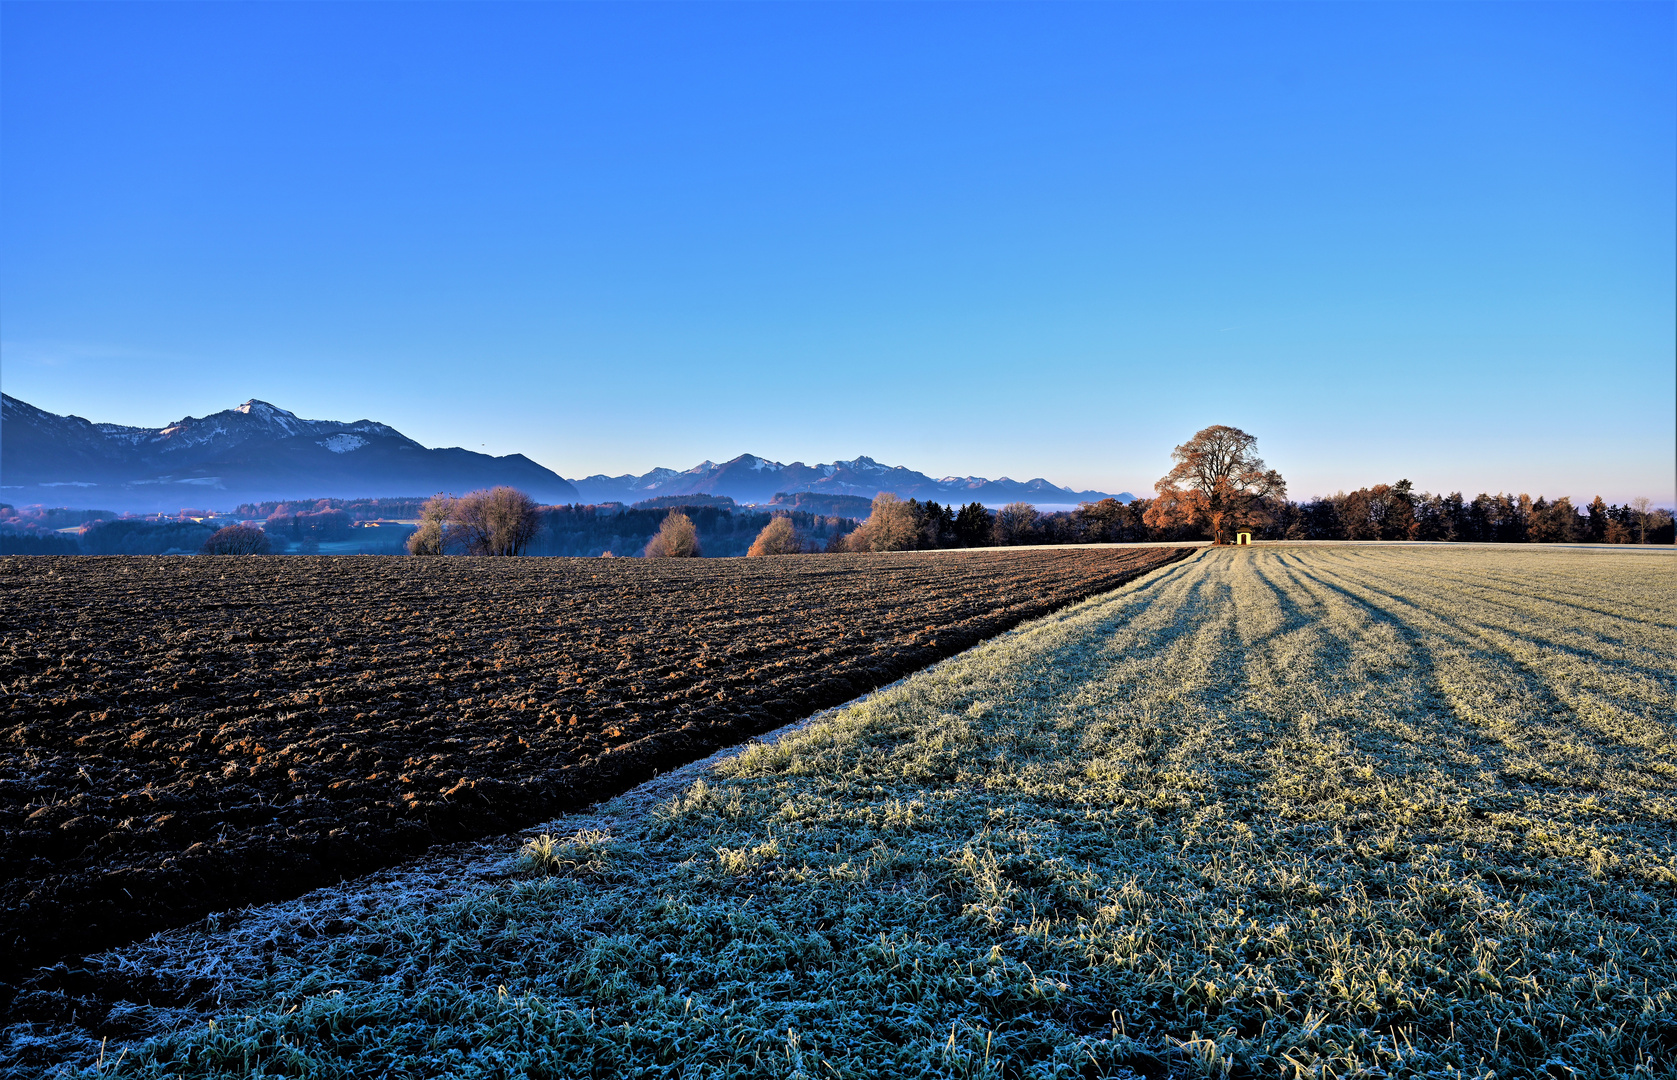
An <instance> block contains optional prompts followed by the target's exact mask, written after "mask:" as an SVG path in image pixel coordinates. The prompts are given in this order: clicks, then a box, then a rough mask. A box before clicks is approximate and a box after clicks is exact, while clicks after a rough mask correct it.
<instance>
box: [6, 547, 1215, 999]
mask: <svg viewBox="0 0 1677 1080" xmlns="http://www.w3.org/2000/svg"><path fill="white" fill-rule="evenodd" d="M1186 551H1187V549H1170V548H1141V549H1082V550H1030V549H1014V550H1002V551H972V552H943V553H937V552H930V553H903V554H893V555H824V556H807V557H793V558H781V559H752V560H744V559H733V560H660V561H652V562H648V561H641V560H600V559H539V560H538V559H500V560H497V559H409V558H371V557H367V558H337V559H334V558H219V559H218V558H207V557H206V558H146V557H138V558H129V557H107V558H42V557H36V558H7V559H0V689H3V690H4V698H3V699H0V709H3V710H4V711H3V713H0V973H4V972H7V971H11V972H15V971H17V970H18V969H19V968H20V967H22V966H24V965H26V964H31V963H39V962H46V961H50V960H52V959H54V958H57V957H60V956H64V955H68V954H71V953H76V952H85V951H88V950H91V949H95V948H99V947H103V946H107V945H111V944H115V943H117V942H121V941H124V940H129V939H132V938H135V937H137V936H140V935H142V934H144V933H148V932H151V931H154V930H157V929H160V928H162V927H166V926H170V925H178V924H181V923H183V922H186V921H190V920H191V919H192V918H194V917H197V916H199V915H202V914H204V913H207V912H209V911H213V910H218V909H221V908H225V907H229V906H233V905H237V904H241V903H247V902H253V901H259V900H267V899H276V898H279V897H283V896H287V895H295V894H297V893H300V892H302V891H304V890H306V889H308V888H310V887H313V886H315V885H318V884H321V883H325V882H328V881H333V880H336V879H338V878H340V877H342V876H345V875H349V874H353V873H358V872H362V871H365V870H368V869H371V868H373V867H376V866H379V865H384V864H388V863H390V862H392V861H394V860H397V859H399V858H402V857H404V856H407V855H411V854H413V853H416V852H418V851H421V850H423V849H424V848H425V847H426V846H428V845H430V844H432V843H435V842H437V841H440V840H450V839H464V838H468V837H472V836H479V835H485V834H488V833H490V832H494V831H497V830H505V829H511V828H516V827H519V826H521V825H523V824H527V823H530V822H532V821H535V820H539V819H540V818H541V817H542V816H544V815H548V814H551V813H555V812H559V811H562V810H567V809H571V808H574V807H577V806H579V805H582V804H585V803H588V802H591V801H593V800H596V799H598V798H602V797H604V796H607V795H610V794H613V793H615V792H617V791H620V790H622V789H624V788H625V787H627V786H629V785H631V784H633V783H635V782H638V781H639V780H641V779H644V778H645V777H647V776H649V775H651V774H653V773H654V772H656V771H659V770H661V769H665V768H668V767H670V766H672V765H675V764H677V763H680V762H683V761H686V760H691V759H693V758H695V757H698V756H702V755H703V754H705V753H708V752H709V751H711V750H713V749H715V748H717V747H720V746H723V745H727V744H729V743H732V742H737V741H739V740H740V739H741V738H744V737H747V736H750V735H752V734H755V733H758V732H761V731H765V730H767V729H769V728H772V727H774V726H776V725H778V724H781V723H784V722H786V721H788V720H792V719H795V718H797V717H799V716H802V715H806V714H808V713H810V712H812V711H814V710H817V709H820V708H823V707H826V706H830V705H834V704H838V703H840V702H843V701H845V700H848V699H849V698H851V697H853V696H855V695H856V694H858V693H862V692H865V691H867V690H869V689H872V688H874V687H877V686H880V685H883V684H885V683H888V682H890V681H892V680H894V679H896V678H898V677H900V676H902V675H904V674H906V673H908V672H910V671H913V670H915V669H917V668H920V667H923V666H925V665H926V664H928V663H931V662H933V661H935V660H938V659H941V658H943V657H947V656H950V655H952V654H954V653H956V652H958V651H960V650H962V649H964V648H966V647H968V646H970V645H972V644H974V643H975V642H977V641H979V640H981V639H983V638H986V637H989V636H991V635H994V634H996V633H998V632H1000V631H1002V630H1005V629H1007V628H1009V627H1011V626H1013V625H1015V624H1017V623H1019V622H1020V621H1022V620H1025V619H1029V618H1033V617H1036V616H1039V615H1042V614H1044V613H1046V612H1049V611H1051V610H1053V609H1055V608H1058V607H1061V606H1063V605H1065V604H1068V603H1071V602H1074V601H1077V600H1081V599H1083V598H1086V597H1089V596H1092V595H1095V594H1097V593H1100V592H1103V591H1106V590H1109V589H1112V588H1115V587H1116V586H1118V585H1120V584H1122V583H1123V582H1125V581H1128V580H1130V579H1132V578H1134V577H1136V576H1137V575H1139V574H1142V573H1144V572H1146V571H1148V570H1150V569H1153V568H1155V567H1157V566H1160V565H1162V564H1164V563H1167V562H1170V561H1173V560H1175V559H1177V558H1180V557H1182V556H1183V555H1184V554H1186Z"/></svg>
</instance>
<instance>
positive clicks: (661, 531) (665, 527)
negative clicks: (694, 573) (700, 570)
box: [646, 510, 701, 559]
mask: <svg viewBox="0 0 1677 1080" xmlns="http://www.w3.org/2000/svg"><path fill="white" fill-rule="evenodd" d="M700 554H701V552H700V550H699V533H698V530H696V529H694V528H693V519H692V518H690V517H688V516H687V515H686V514H684V513H682V512H681V511H680V510H671V511H670V513H669V516H668V517H666V518H664V523H663V524H662V525H660V526H659V527H658V532H657V535H655V536H653V538H652V539H651V540H649V541H647V544H646V557H647V558H649V559H696V558H698V557H699V555H700Z"/></svg>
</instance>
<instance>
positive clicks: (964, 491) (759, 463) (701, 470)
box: [571, 454, 1134, 505]
mask: <svg viewBox="0 0 1677 1080" xmlns="http://www.w3.org/2000/svg"><path fill="white" fill-rule="evenodd" d="M571 482H572V483H573V484H575V485H576V489H577V491H578V492H580V493H581V495H582V498H583V500H584V501H585V502H625V503H632V502H639V501H642V500H645V499H649V498H655V497H660V496H669V495H726V496H728V497H729V498H731V499H733V500H734V501H735V502H739V503H767V502H770V501H771V500H773V499H774V497H775V495H777V494H781V493H785V494H794V493H797V492H805V491H807V492H814V493H817V494H827V495H850V496H857V497H861V498H865V499H871V498H873V497H874V496H875V495H877V494H879V493H880V492H882V491H889V492H892V493H894V494H896V495H897V496H898V497H900V498H904V499H920V500H922V501H924V500H928V499H930V500H934V501H936V502H942V503H950V502H954V503H968V502H981V503H987V504H990V505H1000V504H1002V503H1009V502H1029V503H1036V504H1050V505H1052V504H1061V505H1070V504H1074V503H1080V502H1098V501H1099V500H1101V499H1108V498H1116V499H1118V500H1119V501H1121V502H1128V501H1129V500H1130V499H1132V498H1134V496H1133V495H1131V494H1130V493H1129V492H1120V493H1118V494H1115V495H1113V494H1108V493H1107V492H1104V491H1073V490H1071V489H1070V488H1063V487H1060V486H1058V485H1056V484H1051V483H1049V482H1048V481H1047V480H1044V479H1042V478H1041V477H1038V478H1036V479H1034V480H1023V481H1021V480H1012V479H1009V478H1008V477H1005V476H1004V477H1001V478H1000V479H998V480H988V479H986V478H984V477H982V476H945V477H943V478H942V479H940V480H934V479H933V478H932V477H930V476H927V475H926V474H925V473H921V472H915V471H914V470H913V469H909V468H906V467H904V466H902V465H881V464H880V463H879V462H877V461H875V460H874V459H873V458H870V457H858V458H854V459H852V460H850V461H835V462H832V463H831V464H827V465H805V464H804V463H803V462H801V461H794V462H793V463H792V464H790V465H784V464H782V463H780V462H778V461H770V460H769V459H767V458H760V457H757V456H756V455H754V454H741V455H740V456H739V457H737V458H734V459H733V460H731V461H724V462H721V463H717V462H714V461H704V462H701V463H699V464H698V465H695V466H693V467H692V468H691V469H687V470H686V471H684V472H677V471H676V470H674V469H653V470H652V471H651V472H648V473H643V474H642V475H640V476H628V475H625V476H605V475H603V474H597V475H594V476H585V477H583V478H582V479H580V480H573V481H571Z"/></svg>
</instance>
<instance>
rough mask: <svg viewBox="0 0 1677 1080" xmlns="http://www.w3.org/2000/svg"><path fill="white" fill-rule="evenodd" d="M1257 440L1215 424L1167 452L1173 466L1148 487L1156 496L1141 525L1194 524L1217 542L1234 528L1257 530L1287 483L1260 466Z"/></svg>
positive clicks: (1281, 494)
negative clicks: (1269, 504)
mask: <svg viewBox="0 0 1677 1080" xmlns="http://www.w3.org/2000/svg"><path fill="white" fill-rule="evenodd" d="M1257 442H1258V440H1257V439H1256V438H1255V437H1254V436H1252V435H1248V434H1247V433H1246V432H1244V431H1242V430H1240V429H1239V428H1235V427H1228V426H1226V425H1224V424H1215V425H1213V426H1211V427H1208V428H1205V429H1204V430H1202V431H1200V432H1199V433H1198V434H1196V435H1195V436H1194V437H1193V438H1192V439H1189V440H1188V441H1187V442H1185V443H1183V444H1182V445H1181V446H1178V447H1177V448H1176V449H1175V450H1174V451H1173V452H1172V453H1171V457H1172V458H1173V459H1175V461H1176V465H1175V467H1174V468H1172V469H1171V470H1170V472H1169V473H1167V474H1166V475H1165V476H1163V477H1162V478H1160V480H1159V482H1158V483H1156V484H1154V485H1153V489H1154V490H1155V491H1157V492H1158V494H1159V497H1158V498H1157V499H1155V500H1153V505H1152V506H1150V507H1148V508H1147V518H1146V520H1147V524H1148V525H1150V526H1153V527H1154V528H1169V527H1171V526H1175V525H1187V524H1192V525H1197V526H1200V527H1201V528H1204V529H1206V530H1208V531H1209V532H1210V533H1211V539H1212V541H1213V542H1215V543H1218V544H1226V543H1228V542H1229V540H1230V539H1231V537H1232V536H1233V534H1234V532H1235V531H1236V530H1237V529H1242V528H1245V529H1255V528H1258V527H1261V526H1262V525H1263V524H1264V523H1265V522H1266V521H1267V520H1268V515H1267V514H1266V513H1265V504H1266V503H1268V502H1269V501H1270V500H1272V499H1282V498H1285V497H1286V495H1287V483H1286V481H1284V480H1282V479H1281V474H1280V473H1278V472H1276V471H1275V470H1274V469H1271V468H1268V467H1267V466H1265V465H1264V461H1263V459H1262V458H1260V457H1259V456H1258V454H1257Z"/></svg>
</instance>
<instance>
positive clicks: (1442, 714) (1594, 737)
mask: <svg viewBox="0 0 1677 1080" xmlns="http://www.w3.org/2000/svg"><path fill="white" fill-rule="evenodd" d="M1336 576H1337V575H1336ZM1312 577H1313V580H1315V581H1316V582H1318V583H1319V584H1320V585H1321V587H1322V588H1325V589H1331V590H1333V591H1334V592H1336V593H1338V594H1339V595H1340V596H1343V597H1344V598H1345V599H1346V600H1347V601H1349V602H1350V603H1353V604H1355V605H1357V606H1359V607H1361V608H1362V609H1363V610H1365V611H1367V612H1368V613H1369V614H1370V616H1371V617H1372V618H1374V619H1377V620H1379V621H1381V622H1385V623H1387V624H1389V625H1391V626H1392V627H1393V629H1394V630H1396V631H1397V633H1398V634H1399V635H1401V636H1402V637H1403V639H1404V641H1405V643H1406V644H1407V645H1408V646H1409V647H1410V648H1411V649H1413V650H1414V651H1415V654H1416V655H1417V657H1420V658H1422V659H1424V661H1425V663H1424V670H1425V671H1426V672H1427V673H1428V682H1429V684H1430V686H1431V693H1430V695H1429V699H1428V701H1427V707H1428V710H1429V711H1430V712H1432V713H1433V714H1434V715H1436V716H1438V717H1439V718H1440V719H1442V720H1452V721H1454V720H1459V719H1460V718H1459V717H1458V714H1457V712H1456V710H1455V709H1454V708H1453V707H1452V706H1451V705H1450V704H1449V700H1450V697H1451V695H1450V693H1449V690H1448V689H1447V688H1446V687H1445V685H1444V682H1443V678H1442V676H1441V675H1440V674H1439V669H1438V663H1437V658H1436V654H1435V653H1434V651H1433V649H1432V648H1431V646H1429V645H1428V644H1427V637H1428V635H1429V633H1430V631H1428V630H1426V629H1424V628H1422V627H1420V626H1419V625H1417V624H1415V623H1413V622H1411V621H1409V620H1406V619H1404V618H1403V617H1402V616H1400V615H1399V614H1397V612H1396V611H1394V610H1392V609H1390V608H1386V607H1382V606H1379V605H1377V604H1375V603H1374V602H1372V601H1370V600H1369V599H1368V598H1367V597H1364V596H1359V595H1358V594H1357V593H1356V592H1354V591H1352V590H1351V589H1350V588H1348V587H1347V586H1345V585H1341V584H1337V583H1335V582H1334V581H1329V580H1327V579H1326V578H1325V577H1322V576H1320V575H1313V576H1312ZM1356 584H1357V587H1358V588H1362V589H1367V590H1368V591H1369V592H1371V593H1373V594H1375V595H1376V596H1379V597H1380V598H1382V600H1384V601H1386V602H1387V603H1390V604H1391V605H1392V606H1393V607H1394V608H1397V607H1402V608H1410V609H1414V610H1420V609H1419V608H1418V607H1417V605H1415V604H1413V603H1412V602H1411V601H1408V600H1405V599H1404V598H1402V597H1400V596H1397V595H1395V594H1393V593H1390V592H1387V591H1385V590H1381V589H1378V588H1376V587H1374V586H1371V585H1368V584H1367V583H1364V582H1357V583H1356ZM1428 614H1430V615H1431V616H1432V617H1433V618H1435V619H1438V620H1439V621H1441V622H1445V623H1451V622H1452V620H1450V619H1448V618H1445V617H1444V616H1441V615H1438V614H1436V613H1428ZM1452 630H1453V631H1454V632H1455V633H1456V634H1457V635H1458V636H1460V637H1462V638H1463V639H1466V638H1470V637H1478V635H1476V634H1474V633H1473V632H1472V631H1471V630H1468V629H1464V628H1462V627H1460V626H1455V625H1452ZM1462 648H1463V651H1464V652H1466V653H1467V654H1468V655H1469V656H1470V657H1473V658H1475V659H1478V660H1480V661H1481V662H1484V663H1487V664H1491V665H1494V666H1495V667H1497V668H1498V669H1499V670H1500V671H1502V672H1503V673H1504V674H1505V675H1506V677H1508V678H1509V679H1510V681H1512V682H1514V683H1516V684H1517V685H1518V686H1519V688H1520V689H1522V690H1523V691H1524V692H1525V694H1526V695H1528V700H1530V701H1531V702H1532V703H1533V704H1534V706H1535V708H1536V709H1537V711H1538V712H1539V713H1540V714H1542V715H1544V716H1545V717H1547V718H1549V719H1548V720H1546V721H1545V723H1544V726H1545V727H1547V726H1548V725H1549V724H1553V723H1557V722H1559V719H1560V718H1562V717H1571V718H1573V719H1574V721H1575V719H1576V717H1575V714H1574V713H1573V710H1572V707H1571V706H1570V705H1568V704H1567V703H1566V702H1565V701H1563V700H1561V698H1560V697H1559V695H1558V694H1556V693H1555V691H1554V689H1553V687H1551V686H1550V685H1549V682H1548V681H1547V680H1546V679H1545V678H1544V677H1543V676H1542V675H1541V674H1539V673H1537V672H1534V671H1532V670H1531V669H1530V668H1528V667H1527V666H1526V665H1525V664H1524V663H1522V662H1521V661H1520V660H1519V659H1518V658H1517V657H1514V656H1511V655H1509V654H1508V653H1507V652H1505V651H1504V650H1502V649H1499V648H1497V647H1495V645H1494V644H1492V643H1490V642H1486V641H1481V642H1480V643H1478V644H1475V643H1470V642H1468V641H1466V640H1464V641H1463V642H1462ZM1450 730H1451V732H1452V733H1453V734H1456V735H1459V736H1461V737H1462V738H1465V739H1467V740H1468V741H1469V742H1470V743H1473V744H1475V745H1476V746H1477V747H1479V748H1481V752H1484V751H1489V752H1490V753H1491V754H1492V755H1494V756H1495V757H1496V758H1497V759H1501V758H1503V757H1504V756H1505V755H1506V753H1507V752H1508V751H1509V750H1510V749H1512V748H1511V747H1509V745H1508V744H1507V743H1505V742H1503V741H1502V740H1500V739H1497V738H1496V737H1494V736H1492V735H1489V734H1486V733H1484V732H1482V731H1481V730H1480V729H1479V726H1478V725H1477V724H1474V723H1472V722H1471V721H1470V720H1469V721H1465V722H1460V723H1455V724H1453V725H1451V727H1450ZM1525 730H1526V731H1527V732H1528V733H1529V734H1532V735H1534V736H1538V737H1540V738H1542V737H1548V736H1549V735H1550V734H1551V733H1550V732H1547V731H1544V732H1541V733H1539V732H1538V731H1537V730H1534V729H1533V728H1532V727H1531V726H1530V725H1529V724H1528V725H1527V726H1526V728H1525ZM1568 732H1569V733H1571V734H1576V735H1588V736H1589V737H1590V740H1591V742H1592V743H1593V744H1594V747H1595V749H1596V750H1598V751H1600V752H1602V753H1604V754H1606V755H1608V756H1610V757H1612V758H1615V759H1617V760H1616V761H1615V765H1616V766H1617V767H1619V768H1627V769H1636V768H1637V767H1638V766H1639V765H1640V764H1641V763H1642V762H1643V761H1644V760H1645V758H1646V754H1647V751H1646V749H1645V748H1643V747H1641V746H1637V745H1635V744H1634V743H1625V742H1621V741H1619V740H1617V739H1611V738H1610V737H1609V738H1608V739H1604V738H1603V737H1602V736H1603V735H1604V734H1605V733H1603V732H1600V731H1599V730H1596V729H1594V728H1590V727H1586V726H1585V725H1583V724H1578V723H1576V722H1574V723H1572V724H1569V725H1568ZM1549 782H1550V783H1553V784H1555V785H1556V786H1568V787H1573V788H1575V789H1577V790H1581V791H1587V790H1590V789H1592V788H1593V787H1595V784H1594V783H1593V782H1591V781H1587V780H1586V781H1578V782H1567V781H1560V780H1556V781H1549Z"/></svg>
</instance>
